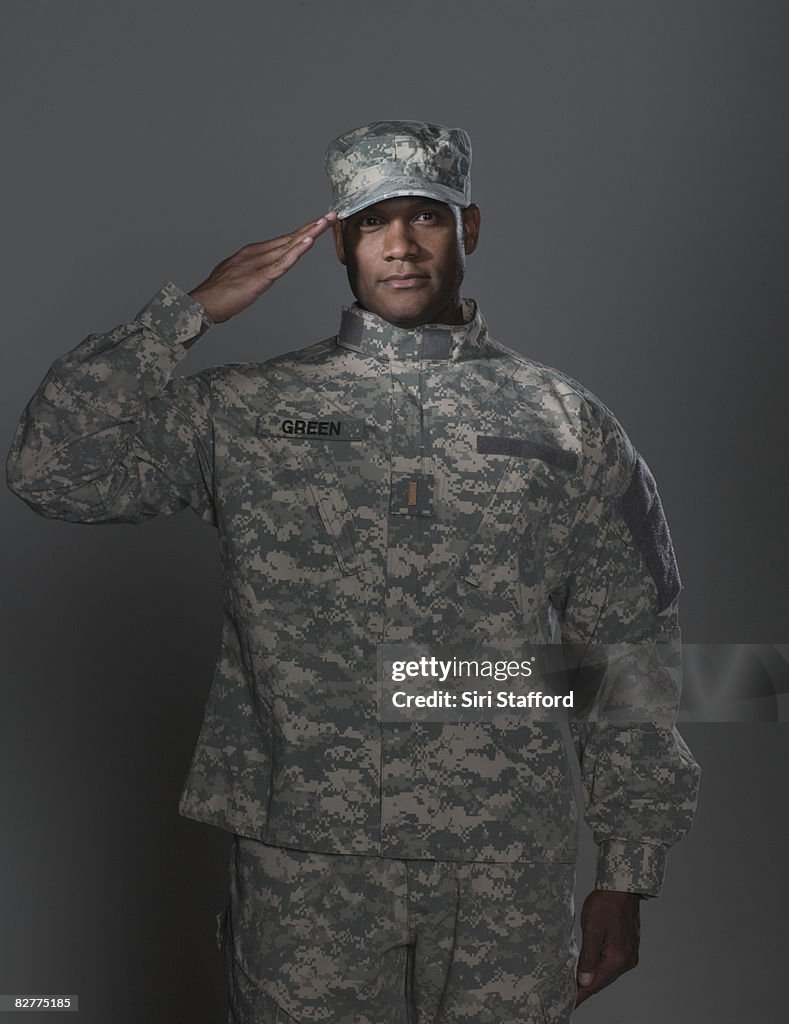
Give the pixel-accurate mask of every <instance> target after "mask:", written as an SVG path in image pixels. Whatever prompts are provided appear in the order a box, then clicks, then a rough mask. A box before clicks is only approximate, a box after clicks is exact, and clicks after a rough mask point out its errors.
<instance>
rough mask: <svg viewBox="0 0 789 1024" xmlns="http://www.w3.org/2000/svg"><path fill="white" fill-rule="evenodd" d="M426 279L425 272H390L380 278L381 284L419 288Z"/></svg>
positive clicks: (391, 286) (393, 286)
mask: <svg viewBox="0 0 789 1024" xmlns="http://www.w3.org/2000/svg"><path fill="white" fill-rule="evenodd" d="M427 280H428V276H427V274H390V276H389V277H384V278H382V279H381V284H385V285H388V286H389V287H390V288H419V287H421V286H422V285H424V283H425V282H426V281H427Z"/></svg>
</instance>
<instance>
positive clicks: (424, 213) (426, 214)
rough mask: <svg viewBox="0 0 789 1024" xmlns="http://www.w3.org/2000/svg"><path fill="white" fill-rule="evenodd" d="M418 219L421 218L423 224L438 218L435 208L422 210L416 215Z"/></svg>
mask: <svg viewBox="0 0 789 1024" xmlns="http://www.w3.org/2000/svg"><path fill="white" fill-rule="evenodd" d="M416 219H417V220H421V221H422V223H423V224H429V223H430V222H431V221H434V220H437V219H438V218H437V215H436V212H435V210H421V211H420V212H419V213H418V214H417V215H416Z"/></svg>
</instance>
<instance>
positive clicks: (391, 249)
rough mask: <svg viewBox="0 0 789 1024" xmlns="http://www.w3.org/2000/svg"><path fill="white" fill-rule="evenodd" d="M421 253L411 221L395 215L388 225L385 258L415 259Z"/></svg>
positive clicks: (385, 236)
mask: <svg viewBox="0 0 789 1024" xmlns="http://www.w3.org/2000/svg"><path fill="white" fill-rule="evenodd" d="M418 255H419V243H418V242H417V240H416V238H415V236H414V233H413V231H412V230H411V223H410V221H408V220H406V219H405V218H402V219H401V218H399V217H393V218H392V219H391V220H390V221H389V223H388V224H387V225H386V234H385V235H384V249H383V257H384V259H385V260H413V259H416V257H417V256H418Z"/></svg>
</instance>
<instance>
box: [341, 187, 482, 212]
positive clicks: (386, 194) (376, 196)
mask: <svg viewBox="0 0 789 1024" xmlns="http://www.w3.org/2000/svg"><path fill="white" fill-rule="evenodd" d="M397 196H424V197H425V198H426V199H437V200H438V201H439V202H440V203H449V204H453V203H454V204H456V205H457V206H463V207H465V206H468V205H469V203H470V200H469V199H467V198H466V195H465V193H463V192H461V191H459V190H458V189H455V188H450V187H449V186H448V185H439V184H430V185H426V184H425V183H424V181H419V182H415V181H414V180H413V179H405V178H400V179H398V178H389V179H388V180H387V181H385V182H382V183H381V185H380V187H378V188H374V189H369V190H365V191H363V192H357V193H356V194H355V195H353V196H350V197H349V198H348V199H347V200H346V201H345V202H344V203H342V204H340V205H339V206H335V207H334V211H335V212H336V214H337V217H338V218H339V219H340V220H345V218H346V217H350V216H351V214H353V213H358V212H359V210H364V209H366V207H368V206H372V205H373V204H374V203H380V202H383V200H384V199H395V198H397Z"/></svg>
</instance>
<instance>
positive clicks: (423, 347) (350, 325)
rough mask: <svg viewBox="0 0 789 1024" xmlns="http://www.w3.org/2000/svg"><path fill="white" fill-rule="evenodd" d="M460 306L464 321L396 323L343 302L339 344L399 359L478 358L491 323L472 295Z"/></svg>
mask: <svg viewBox="0 0 789 1024" xmlns="http://www.w3.org/2000/svg"><path fill="white" fill-rule="evenodd" d="M461 308H462V312H463V319H464V320H465V321H466V322H465V323H462V324H456V325H452V324H425V325H424V326H423V327H397V326H396V325H395V324H390V323H389V321H388V320H384V319H383V318H382V317H380V316H378V315H377V314H376V313H370V312H369V311H368V310H366V309H362V307H361V306H360V305H359V304H358V302H354V304H353V305H352V306H343V309H342V320H341V322H340V331H339V334H338V335H337V344H338V345H342V346H343V348H349V349H353V350H354V351H355V352H361V353H362V354H363V355H366V356H371V357H373V358H375V359H392V360H395V361H396V362H418V361H420V360H426V359H433V360H445V361H447V360H448V361H451V362H456V361H458V360H460V359H479V358H480V356H481V355H482V353H483V350H484V347H485V340H486V338H487V336H488V325H487V324H486V322H485V318H484V317H483V315H482V313H481V312H480V309H479V306H478V305H477V303H476V302H475V301H474V300H473V299H462V300H461Z"/></svg>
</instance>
